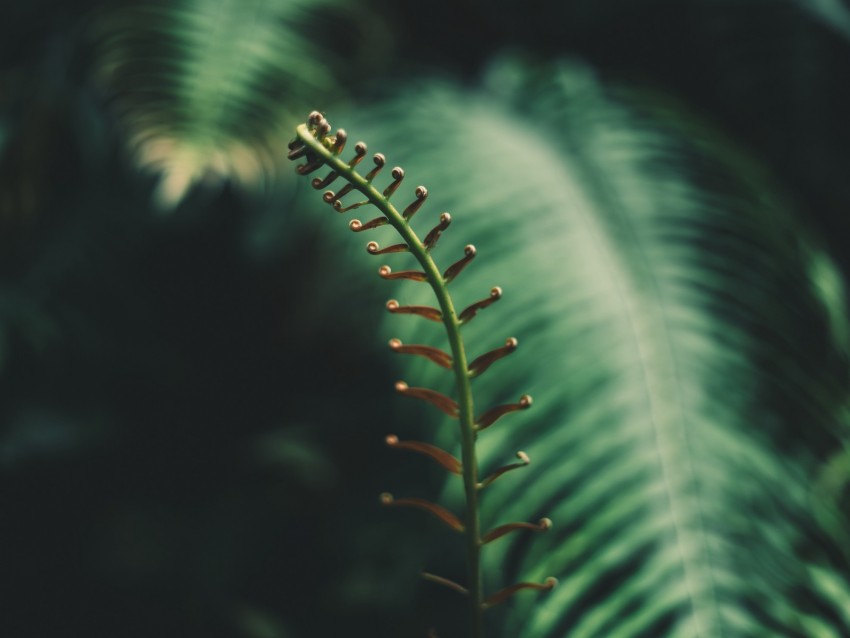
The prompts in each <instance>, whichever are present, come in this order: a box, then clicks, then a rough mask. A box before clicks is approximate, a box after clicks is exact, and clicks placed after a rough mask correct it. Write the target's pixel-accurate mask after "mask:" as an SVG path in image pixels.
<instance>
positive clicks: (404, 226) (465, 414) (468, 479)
mask: <svg viewBox="0 0 850 638" xmlns="http://www.w3.org/2000/svg"><path fill="white" fill-rule="evenodd" d="M297 135H298V138H299V139H300V140H301V141H302V142H304V144H306V145H307V146H308V147H309V148H310V150H312V151H313V152H314V153H315V154H316V155H318V156H319V157H321V158H322V161H323V162H324V163H325V164H326V165H327V166H328V167H329V168H330V169H332V170H334V171H336V172H337V173H338V174H339V175H340V176H341V177H342V178H344V179H345V180H346V181H348V182H349V183H350V184H352V185H353V186H354V188H356V189H357V190H358V191H360V192H361V193H363V195H365V196H366V198H367V199H368V200H369V201H370V202H371V203H372V204H373V205H374V206H375V207H376V208H377V209H378V210H379V211H381V212H382V213H383V214H384V216H386V218H387V220H388V222H389V223H390V225H392V226H393V228H395V229H396V231H398V233H399V235H401V237H402V239H404V241H405V242H406V243H407V245H408V247H409V249H410V252H411V253H412V254H413V256H414V257H415V258H416V261H418V262H419V265H420V266H422V269H423V271H424V272H425V274H426V276H427V279H428V283H429V284H430V286H431V289H432V290H433V291H434V296H435V297H436V298H437V303H438V305H439V307H440V310H441V312H442V313H443V325H444V326H445V328H446V335H447V336H448V341H449V347H450V348H451V353H452V360H453V371H454V377H455V387H456V389H457V402H458V407H459V412H460V414H459V419H460V432H461V440H460V443H461V462H462V463H463V486H464V494H465V497H466V515H465V527H466V530H465V535H466V547H467V563H468V579H469V582H468V584H467V589H468V590H469V605H470V620H471V634H470V638H482V637H483V624H482V603H483V601H484V598H483V590H482V578H481V524H480V521H479V513H478V512H479V507H478V460H477V458H476V455H475V441H476V438H477V433H476V430H475V415H474V412H473V404H472V387H471V384H470V377H469V371H468V369H467V366H468V363H467V359H466V350H465V349H464V347H463V339H462V338H461V334H460V322H459V321H458V317H457V312H456V311H455V308H454V304H453V303H452V298H451V295H450V294H449V290H448V285H447V283H446V282H445V280H444V279H443V276H442V274H441V273H440V270H439V268H437V264H436V263H435V262H434V259H433V258H432V257H431V254H430V253H429V252H428V249H426V248H425V246H424V244H423V243H422V241H421V240H420V239H419V237H418V236H417V235H416V233H415V232H414V231H413V229H412V228H411V227H410V224H409V223H408V221H407V220H406V219H405V218H404V216H403V215H402V214H401V213H399V212H398V210H396V208H395V206H393V205H392V204H391V203H390V201H389V200H388V199H387V198H386V197H384V196H383V195H382V194H381V192H380V191H378V190H377V189H376V188H375V187H374V186H372V184H371V183H370V182H368V181H366V180H365V179H364V178H363V177H362V176H361V175H360V174H359V173H358V172H357V171H356V170H354V169H353V168H351V167H350V166H349V165H348V164H347V163H346V162H344V161H343V160H341V159H340V158H339V157H337V156H335V155H333V154H332V153H331V152H330V151H328V149H327V148H325V146H324V145H323V144H322V142H321V141H319V140H317V139H316V138H315V137H313V135H312V134H311V133H310V130H309V129H308V127H307V126H306V125H304V124H302V125H300V126H299V127H298V128H297Z"/></svg>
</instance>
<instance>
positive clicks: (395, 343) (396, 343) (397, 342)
mask: <svg viewBox="0 0 850 638" xmlns="http://www.w3.org/2000/svg"><path fill="white" fill-rule="evenodd" d="M402 345H403V344H402V343H401V339H390V348H392V349H393V350H398V349H399V348H401V346H402Z"/></svg>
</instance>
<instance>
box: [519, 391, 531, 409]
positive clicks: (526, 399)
mask: <svg viewBox="0 0 850 638" xmlns="http://www.w3.org/2000/svg"><path fill="white" fill-rule="evenodd" d="M533 402H534V401H533V399H532V398H531V395H530V394H523V395H522V396H521V397H520V398H519V404H520V407H522V408H530V407H531V404H532V403H533Z"/></svg>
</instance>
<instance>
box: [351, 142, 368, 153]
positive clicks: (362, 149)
mask: <svg viewBox="0 0 850 638" xmlns="http://www.w3.org/2000/svg"><path fill="white" fill-rule="evenodd" d="M366 148H367V146H366V142H357V144H355V145H354V152H355V153H357V154H358V155H365V154H366Z"/></svg>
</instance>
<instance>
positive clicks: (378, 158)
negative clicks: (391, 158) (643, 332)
mask: <svg viewBox="0 0 850 638" xmlns="http://www.w3.org/2000/svg"><path fill="white" fill-rule="evenodd" d="M374 161H375V165H376V166H383V165H384V164H386V163H387V158H386V157H384V154H383V153H375V157H374Z"/></svg>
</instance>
